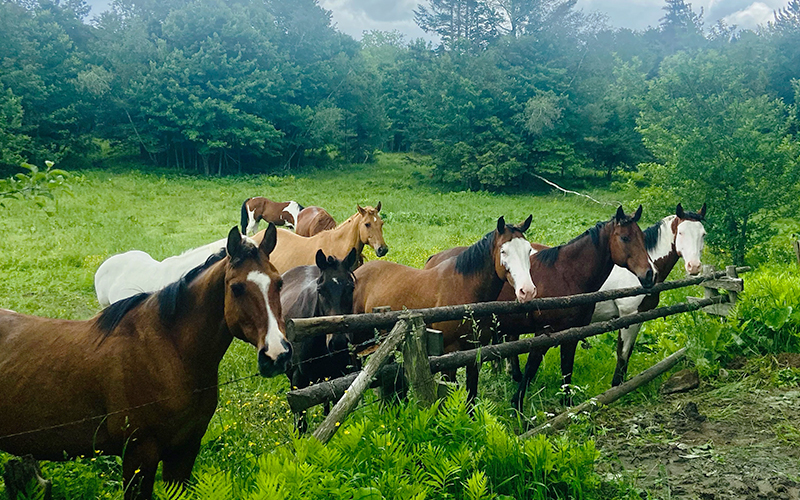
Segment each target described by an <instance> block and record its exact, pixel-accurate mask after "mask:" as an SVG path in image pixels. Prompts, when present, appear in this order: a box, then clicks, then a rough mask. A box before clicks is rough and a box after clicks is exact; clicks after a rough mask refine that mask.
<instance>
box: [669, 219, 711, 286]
mask: <svg viewBox="0 0 800 500" xmlns="http://www.w3.org/2000/svg"><path fill="white" fill-rule="evenodd" d="M705 238H706V229H705V228H704V227H703V223H702V222H700V221H696V220H685V221H683V222H681V223H680V224H678V234H677V235H676V236H675V250H677V252H678V255H680V256H681V257H683V260H684V263H685V266H686V272H687V273H689V274H697V273H699V272H700V268H701V265H700V256H701V255H702V254H703V247H704V246H705Z"/></svg>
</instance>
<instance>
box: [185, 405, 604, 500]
mask: <svg viewBox="0 0 800 500" xmlns="http://www.w3.org/2000/svg"><path fill="white" fill-rule="evenodd" d="M598 456H599V454H598V452H597V451H596V449H595V447H594V443H593V442H591V441H589V442H586V443H576V442H572V441H568V440H567V439H563V438H553V439H549V438H546V437H544V436H539V437H537V438H534V439H529V440H520V439H519V438H517V437H516V436H515V435H513V434H512V433H511V432H510V431H509V430H508V429H507V428H506V427H505V426H504V425H503V424H502V423H501V422H500V421H499V420H498V419H497V417H495V416H494V415H493V412H492V409H491V408H490V407H487V406H483V405H481V406H478V407H477V408H476V409H475V411H474V414H473V415H470V413H469V412H468V411H467V406H466V395H465V393H464V391H457V392H455V393H453V394H452V395H451V396H450V397H449V398H447V399H446V400H444V401H442V402H440V403H439V404H438V405H436V406H434V407H432V408H430V409H420V408H418V407H417V406H416V405H415V404H413V403H409V404H402V405H399V406H393V407H386V408H383V409H380V408H379V407H377V406H369V407H367V408H365V409H364V410H362V411H360V412H358V413H357V414H355V415H353V416H352V417H351V421H350V422H348V423H347V424H346V425H344V426H342V428H341V429H339V431H338V432H337V434H336V435H335V436H334V438H333V439H332V440H331V441H330V443H328V444H327V445H322V444H321V443H319V442H318V441H317V440H316V439H314V438H311V437H305V438H300V439H296V440H295V441H294V444H293V446H292V447H282V448H279V449H276V450H275V451H274V452H273V453H271V454H268V455H264V456H262V457H260V458H258V459H257V460H255V461H254V462H253V463H252V464H251V466H250V467H242V468H241V469H243V470H248V469H250V470H252V474H251V475H250V477H242V476H241V475H239V474H237V475H236V477H234V476H233V475H231V474H228V473H225V472H223V471H216V470H207V471H204V472H202V473H200V474H197V475H196V477H197V480H196V482H195V484H194V486H193V487H192V488H191V489H190V490H189V491H188V492H186V493H183V494H178V493H177V492H173V494H172V498H173V499H176V500H177V499H181V500H188V499H192V498H212V497H215V496H218V495H219V492H224V495H223V496H224V497H230V496H234V497H236V498H264V499H294V498H297V499H301V498H331V499H335V498H347V499H382V498H398V499H422V498H428V499H431V498H441V499H445V498H464V499H484V498H485V499H488V498H497V499H509V498H517V499H523V498H524V499H545V498H593V497H594V496H596V495H595V494H596V493H597V492H598V491H599V485H600V480H599V476H598V475H597V474H596V473H595V472H594V465H595V461H596V460H597V458H598Z"/></svg>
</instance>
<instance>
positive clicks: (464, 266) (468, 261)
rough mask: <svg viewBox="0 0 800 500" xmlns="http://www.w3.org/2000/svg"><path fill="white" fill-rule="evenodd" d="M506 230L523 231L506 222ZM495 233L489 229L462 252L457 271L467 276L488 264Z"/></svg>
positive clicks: (457, 261)
mask: <svg viewBox="0 0 800 500" xmlns="http://www.w3.org/2000/svg"><path fill="white" fill-rule="evenodd" d="M506 231H512V232H517V233H519V232H521V231H520V230H519V229H517V228H516V227H514V226H512V225H511V224H506ZM494 233H495V231H494V230H492V231H489V232H488V233H486V236H484V237H483V238H481V239H479V240H478V241H476V242H475V243H473V244H472V245H470V246H469V247H467V249H466V250H464V251H463V252H461V253H460V254H459V255H458V257H456V271H458V272H459V273H461V274H463V275H465V276H469V275H470V274H475V273H477V272H478V271H480V270H481V269H483V268H484V266H485V265H486V261H487V260H489V256H490V255H491V253H492V245H493V244H494ZM431 257H432V256H431ZM428 260H430V257H428Z"/></svg>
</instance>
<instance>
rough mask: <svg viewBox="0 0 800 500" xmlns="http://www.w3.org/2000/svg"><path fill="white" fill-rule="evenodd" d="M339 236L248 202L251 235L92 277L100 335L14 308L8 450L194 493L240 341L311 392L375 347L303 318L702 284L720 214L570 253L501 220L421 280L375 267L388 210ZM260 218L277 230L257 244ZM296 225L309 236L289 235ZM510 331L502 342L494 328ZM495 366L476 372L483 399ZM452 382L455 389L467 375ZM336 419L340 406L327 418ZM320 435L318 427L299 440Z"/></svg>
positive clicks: (557, 321)
mask: <svg viewBox="0 0 800 500" xmlns="http://www.w3.org/2000/svg"><path fill="white" fill-rule="evenodd" d="M356 208H357V211H356V213H355V214H353V215H352V216H351V217H349V218H348V219H347V220H345V221H344V222H342V223H341V224H338V225H337V224H336V222H335V220H334V219H333V217H331V215H330V214H329V213H328V212H327V211H325V210H324V209H322V208H320V207H316V206H310V207H307V208H303V207H302V206H301V205H299V204H298V203H297V202H294V201H289V202H273V201H271V200H268V199H266V198H261V197H255V198H248V199H247V200H245V202H244V203H243V204H242V207H241V220H240V225H241V231H240V229H239V228H238V227H234V228H233V229H231V230H230V232H229V233H228V235H227V237H226V238H223V239H221V240H218V241H215V242H212V243H209V244H207V245H204V246H201V247H199V248H195V249H192V250H189V251H187V252H184V253H182V254H180V255H177V256H174V257H169V258H166V259H164V260H163V261H157V260H155V259H153V258H152V257H150V255H149V254H147V253H146V252H143V251H141V250H131V251H128V252H125V253H122V254H118V255H114V256H112V257H110V258H109V259H107V260H106V261H105V262H103V263H102V265H101V266H100V267H99V269H98V270H97V273H96V274H95V289H96V292H97V298H98V301H99V303H100V304H101V305H102V306H104V307H105V309H103V310H102V311H101V312H100V313H99V314H98V315H97V316H96V317H94V318H92V319H90V320H88V321H63V320H55V319H47V318H39V317H34V316H26V315H23V314H17V313H15V312H12V311H8V310H4V309H0V380H3V381H14V382H13V383H7V382H4V383H3V384H0V450H3V451H7V452H10V453H13V454H17V455H24V454H32V455H33V456H34V457H35V458H37V459H45V460H61V459H64V458H65V457H73V456H77V455H82V454H83V455H86V454H92V453H94V452H95V451H101V452H104V453H109V454H116V455H122V456H123V476H124V481H125V483H124V484H125V488H126V489H125V498H126V499H133V498H137V499H138V498H144V499H147V498H150V497H151V496H152V491H153V484H154V480H155V474H156V469H157V467H158V464H159V463H163V478H164V480H165V481H167V482H170V483H183V482H185V481H187V480H188V478H189V476H190V473H191V470H192V467H193V464H194V461H195V459H196V457H197V454H198V451H199V448H200V442H201V439H202V436H203V435H204V433H205V430H206V428H207V426H208V423H209V421H210V419H211V416H212V415H213V413H214V411H215V409H216V405H217V384H218V372H219V363H220V361H221V360H222V357H223V355H224V354H225V352H226V350H227V348H228V346H229V345H230V343H231V342H232V340H233V338H239V339H241V340H244V341H246V342H249V343H251V344H252V345H253V346H254V347H255V348H256V353H257V355H256V359H255V360H256V365H257V366H258V372H259V374H260V375H262V376H265V377H271V376H275V375H278V374H281V373H284V374H286V376H287V377H288V378H289V381H290V383H291V385H292V386H293V387H297V388H301V387H306V386H308V385H309V384H312V383H315V382H319V381H321V380H324V379H326V378H335V377H339V376H342V375H344V374H346V373H347V372H348V371H350V370H352V369H353V366H354V361H353V359H352V356H351V346H352V345H353V344H359V343H361V342H362V341H363V340H364V339H363V338H350V337H349V336H347V335H343V334H337V335H327V336H321V337H314V338H309V339H303V340H300V341H298V342H295V344H294V346H292V345H290V344H289V343H288V342H287V340H286V337H285V334H284V330H285V329H284V324H285V321H286V320H287V319H289V318H303V317H315V316H327V315H339V314H352V313H356V314H357V313H364V312H370V311H372V309H373V308H374V307H378V306H388V307H390V308H391V309H393V310H400V309H404V308H407V309H418V308H428V307H438V306H449V305H458V304H467V303H475V302H487V301H495V300H516V301H520V302H526V301H530V300H532V299H533V298H535V297H555V296H564V295H574V294H578V293H584V292H592V291H597V290H600V289H615V288H624V287H628V286H636V285H638V284H641V285H642V286H644V287H651V286H652V285H653V284H654V283H656V282H660V281H663V280H664V279H665V278H666V276H667V275H668V274H669V272H670V271H671V269H672V268H673V267H674V265H675V264H676V262H677V261H678V259H679V257H683V258H684V260H685V262H686V264H685V270H686V272H687V273H690V274H696V273H697V272H698V271H699V269H700V255H701V253H702V250H703V239H704V236H705V229H704V228H703V224H702V222H703V220H704V217H705V211H706V208H705V205H703V207H702V208H701V209H700V210H699V211H698V212H696V213H694V212H686V211H684V210H683V208H682V206H681V205H678V206H677V209H676V211H675V214H674V215H670V216H668V217H665V218H664V219H662V220H661V221H660V222H658V223H657V224H655V225H654V226H652V227H650V228H647V229H646V230H645V231H642V230H641V229H640V228H639V226H638V221H639V219H640V217H641V214H642V207H641V206H639V208H638V209H637V210H636V212H635V213H634V214H632V215H628V214H626V213H625V212H624V211H623V210H622V207H619V208H618V209H617V211H616V212H615V213H614V215H613V216H612V217H611V218H610V219H609V220H606V221H604V222H599V223H597V224H596V225H595V226H593V227H590V228H589V229H588V230H586V231H585V232H584V233H582V234H580V235H578V236H577V237H576V238H574V239H573V240H572V241H570V242H568V243H565V244H563V245H560V246H557V247H552V248H550V247H547V246H545V245H541V244H537V243H532V242H529V241H528V240H527V239H526V237H525V233H526V231H528V230H529V228H530V226H531V223H532V216H529V217H528V218H527V219H525V221H523V222H522V223H520V224H518V225H514V224H507V223H506V221H505V219H504V218H503V217H499V218H498V219H497V223H496V225H494V227H493V228H492V230H491V231H489V232H488V233H487V234H486V235H485V236H484V237H482V238H480V239H479V240H478V241H476V242H475V243H473V244H472V245H471V246H469V247H457V248H453V249H450V250H445V251H443V252H440V253H438V254H436V255H433V256H431V257H430V258H429V259H428V261H427V262H426V264H425V266H424V268H423V269H417V268H412V267H408V266H404V265H401V264H397V263H394V262H390V261H386V260H372V261H369V262H366V263H364V257H363V253H362V252H363V249H364V246H370V247H372V248H373V250H374V252H375V254H376V255H377V256H378V257H383V256H385V255H386V254H387V252H388V251H389V247H388V245H387V244H386V242H385V241H384V238H383V219H382V217H381V215H380V211H381V203H380V202H378V204H377V205H376V206H375V207H371V206H366V207H362V206H360V205H357V206H356ZM261 220H265V221H267V223H268V225H267V227H266V229H264V230H262V231H260V232H257V233H256V234H254V235H253V236H247V235H248V234H252V233H253V232H255V231H256V230H257V228H258V223H259V221H261ZM276 225H285V226H287V227H289V228H293V229H294V230H295V232H292V231H288V230H285V229H280V228H276V227H275V226H276ZM657 303H658V296H657V295H653V296H638V297H631V298H628V299H619V300H616V301H609V302H607V303H601V304H598V305H597V307H595V306H594V305H587V306H577V307H572V308H569V309H562V310H553V311H535V312H531V313H527V314H515V315H501V316H499V317H497V318H496V319H495V321H494V322H493V324H492V325H491V326H490V325H489V324H488V323H489V322H488V321H485V320H465V321H447V322H442V323H437V324H434V325H431V326H433V327H434V328H437V329H439V330H441V331H442V332H443V338H444V348H445V352H454V351H458V350H465V349H471V348H473V347H474V346H475V345H485V344H487V343H489V342H490V341H491V340H492V338H493V336H494V337H496V336H497V335H498V334H499V336H500V337H503V338H505V339H507V340H514V339H517V338H519V336H520V335H522V334H527V333H540V332H544V331H549V330H561V329H564V328H568V327H572V326H582V325H586V324H588V323H589V322H590V321H592V320H599V319H606V318H609V317H612V316H619V315H625V314H632V313H633V312H636V311H641V310H646V309H648V308H653V307H655V306H656V305H657ZM494 330H497V331H494ZM638 330H639V325H636V326H633V327H630V328H627V329H623V330H622V331H621V332H620V334H619V341H618V348H617V368H616V371H615V374H614V379H613V383H614V385H616V384H619V383H620V382H621V381H622V380H623V379H624V377H625V374H626V371H627V366H628V361H629V359H630V356H631V353H632V350H633V344H634V342H635V339H636V335H637V333H638ZM576 346H577V343H569V344H564V345H562V346H561V369H562V377H563V380H564V383H565V384H567V387H568V384H569V383H570V381H571V376H572V372H573V367H574V356H575V350H576ZM544 353H545V351H534V352H532V353H531V354H530V355H529V356H528V361H527V365H526V367H525V370H524V372H521V371H520V369H519V361H518V359H516V358H512V359H511V366H512V376H513V377H514V379H515V380H517V381H518V382H519V385H518V388H517V391H516V393H515V395H514V397H513V400H512V404H513V405H514V407H516V408H517V409H519V410H521V409H522V406H523V401H524V397H525V393H526V389H527V387H528V385H529V384H530V382H531V381H532V380H533V378H534V377H535V375H536V371H537V370H538V367H539V365H540V363H541V361H542V358H543V356H544ZM479 371H480V364H479V362H476V363H474V364H472V365H469V366H467V368H466V372H467V378H466V380H467V384H466V385H467V391H468V397H469V399H470V401H472V400H474V399H475V398H476V397H477V393H478V373H479ZM445 376H447V377H448V378H450V379H451V380H454V378H455V373H446V374H445ZM326 411H327V408H326ZM305 428H306V423H305V419H304V418H303V416H302V415H301V416H299V418H298V429H299V430H300V431H301V432H302V431H304V430H305Z"/></svg>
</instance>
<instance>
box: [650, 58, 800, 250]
mask: <svg viewBox="0 0 800 500" xmlns="http://www.w3.org/2000/svg"><path fill="white" fill-rule="evenodd" d="M743 64H746V62H743ZM746 74H747V73H746V71H744V69H743V68H742V67H741V65H740V64H735V63H734V62H733V61H730V60H729V59H728V58H727V57H726V56H724V55H721V54H719V53H717V52H715V51H706V52H703V53H700V54H698V55H697V56H695V57H690V56H689V55H687V54H678V55H676V56H673V57H670V58H668V59H666V60H665V61H664V62H663V63H662V65H661V74H660V76H659V77H658V78H657V79H655V80H654V81H652V82H651V83H650V85H649V89H648V92H647V94H646V95H645V97H644V102H643V106H642V111H641V116H640V118H639V120H638V126H639V131H640V132H641V133H642V135H643V137H644V141H645V145H646V146H647V148H648V149H649V150H650V151H651V152H652V153H653V155H654V156H655V157H656V158H657V159H658V161H659V162H660V163H658V164H650V165H646V166H644V168H645V170H646V171H647V174H648V175H649V176H650V178H651V179H652V180H653V182H654V183H655V184H656V185H657V186H660V187H661V188H662V189H663V190H664V191H666V192H669V193H672V194H673V195H675V196H677V197H678V198H679V199H680V200H682V201H684V202H685V203H688V204H689V205H691V206H699V205H700V204H701V203H703V202H706V203H708V206H709V215H708V220H709V222H710V224H711V229H710V230H709V240H710V242H711V243H714V244H716V245H717V246H718V247H719V248H721V249H722V250H724V251H726V252H729V254H730V256H731V257H732V259H733V261H734V263H736V264H741V263H743V262H744V260H745V256H746V253H747V249H748V248H749V247H750V246H751V245H752V244H753V243H755V242H757V241H759V240H760V239H762V238H765V237H766V236H767V235H768V233H769V224H770V222H772V221H773V220H774V219H775V218H776V217H777V216H779V215H781V214H782V212H783V211H784V210H785V208H786V207H790V206H791V204H792V203H794V201H795V200H796V197H797V187H796V186H797V180H798V178H799V177H800V175H799V174H800V166H799V165H798V146H797V143H796V141H794V140H793V138H792V137H791V135H790V134H789V131H790V127H791V125H792V117H791V116H790V115H789V109H788V107H787V106H786V105H785V104H784V103H783V102H782V101H781V100H778V99H771V98H770V97H769V96H767V95H765V94H764V92H763V88H761V89H760V88H759V87H758V85H757V84H756V83H754V82H750V81H747V79H746V78H745V75H746Z"/></svg>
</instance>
